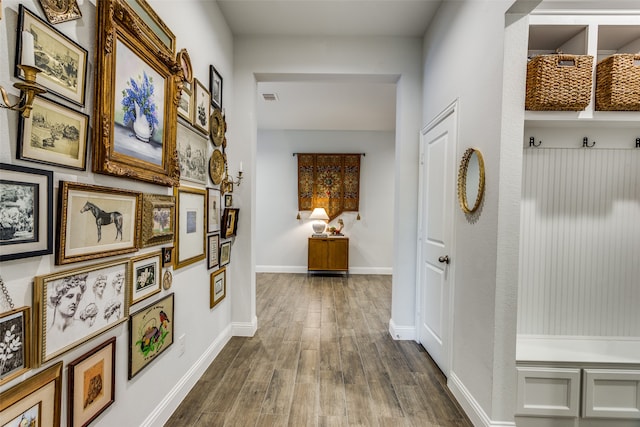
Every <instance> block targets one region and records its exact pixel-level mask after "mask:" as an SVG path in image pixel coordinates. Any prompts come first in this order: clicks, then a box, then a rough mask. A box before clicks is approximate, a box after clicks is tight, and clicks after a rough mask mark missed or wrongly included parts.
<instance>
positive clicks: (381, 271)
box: [349, 267, 393, 276]
mask: <svg viewBox="0 0 640 427" xmlns="http://www.w3.org/2000/svg"><path fill="white" fill-rule="evenodd" d="M349 274H378V275H384V276H391V275H392V274H393V268H391V267H350V268H349Z"/></svg>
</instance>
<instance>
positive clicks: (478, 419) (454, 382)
mask: <svg viewBox="0 0 640 427" xmlns="http://www.w3.org/2000/svg"><path fill="white" fill-rule="evenodd" d="M447 387H449V390H451V393H453V396H454V397H455V398H456V400H457V401H458V403H459V404H460V406H461V407H462V409H463V410H464V412H465V414H467V417H469V419H470V420H471V423H472V424H473V425H474V426H476V427H478V426H485V427H516V423H515V422H513V421H492V420H491V418H489V416H488V415H487V413H486V412H485V411H484V409H482V406H480V404H479V403H478V401H477V400H476V399H475V398H474V397H473V395H472V394H471V393H470V392H469V390H468V389H467V388H466V387H465V386H464V384H463V383H462V381H461V380H460V378H458V376H457V375H456V374H455V373H454V372H453V371H452V372H451V373H450V374H449V378H447Z"/></svg>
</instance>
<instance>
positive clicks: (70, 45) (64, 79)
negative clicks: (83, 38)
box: [15, 5, 87, 106]
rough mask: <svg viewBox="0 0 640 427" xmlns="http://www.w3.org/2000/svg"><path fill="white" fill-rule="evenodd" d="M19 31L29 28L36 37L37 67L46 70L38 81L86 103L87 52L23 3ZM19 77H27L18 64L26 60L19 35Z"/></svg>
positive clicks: (16, 69) (61, 95)
mask: <svg viewBox="0 0 640 427" xmlns="http://www.w3.org/2000/svg"><path fill="white" fill-rule="evenodd" d="M17 31H18V32H17V34H21V33H22V31H28V32H30V33H31V34H33V38H34V54H35V55H34V56H35V65H36V67H38V68H40V69H41V70H42V73H40V74H39V75H38V83H39V84H41V85H42V86H44V87H45V88H46V89H47V91H49V92H50V93H52V94H54V95H57V96H59V97H60V98H64V99H66V100H67V101H71V102H73V103H74V104H77V105H80V106H83V105H84V99H85V88H86V80H87V51H86V49H84V48H83V47H81V46H80V45H79V44H77V43H76V42H74V41H73V40H71V39H70V38H69V37H67V36H65V35H64V34H62V33H61V32H59V31H57V30H56V29H55V28H53V27H52V26H51V25H49V24H47V23H46V22H45V21H43V20H42V19H40V18H39V17H38V16H37V15H36V14H34V13H33V12H31V11H30V10H29V9H27V8H26V7H24V6H23V5H20V9H19V11H18V29H17ZM17 42H18V47H17V49H16V60H15V64H16V67H15V76H16V77H18V78H19V79H22V80H24V72H23V71H22V70H21V69H20V68H18V67H17V65H18V64H20V63H21V62H22V37H17Z"/></svg>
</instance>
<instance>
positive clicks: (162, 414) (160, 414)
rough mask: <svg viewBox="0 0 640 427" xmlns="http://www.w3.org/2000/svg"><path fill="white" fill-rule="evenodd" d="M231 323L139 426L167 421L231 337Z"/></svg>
mask: <svg viewBox="0 0 640 427" xmlns="http://www.w3.org/2000/svg"><path fill="white" fill-rule="evenodd" d="M231 336H232V335H231V325H229V326H227V327H226V328H225V329H224V331H222V333H221V334H220V335H218V336H217V337H216V339H215V340H214V341H213V343H211V345H210V346H209V348H207V350H206V351H205V352H204V353H203V354H202V356H200V358H199V359H198V360H197V361H196V363H194V364H193V366H191V368H190V369H189V370H188V371H187V372H186V373H185V374H184V375H183V376H182V378H180V381H178V382H177V383H176V384H175V385H174V386H173V388H172V389H171V390H170V391H169V393H167V395H166V396H165V397H164V399H162V401H160V403H159V404H158V406H156V407H155V409H154V410H153V411H151V413H150V414H149V416H147V418H146V419H145V420H144V421H143V422H142V424H140V426H141V427H147V426H148V427H153V426H161V425H164V423H166V422H167V420H168V419H169V418H170V417H171V415H172V414H173V413H174V411H175V410H176V409H177V408H178V406H179V405H180V403H181V402H182V400H183V399H184V398H185V397H186V396H187V394H188V393H189V391H191V389H192V388H193V386H194V385H196V383H197V382H198V380H199V379H200V377H202V375H203V374H204V373H205V371H206V370H207V368H208V367H209V365H211V362H213V360H214V359H215V358H216V357H217V356H218V354H220V352H221V351H222V349H223V348H224V346H225V345H226V344H227V342H229V340H230V339H231Z"/></svg>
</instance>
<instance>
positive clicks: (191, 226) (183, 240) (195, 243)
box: [173, 187, 207, 270]
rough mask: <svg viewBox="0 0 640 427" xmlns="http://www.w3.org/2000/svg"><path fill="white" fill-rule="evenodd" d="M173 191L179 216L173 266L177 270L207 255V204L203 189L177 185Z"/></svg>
mask: <svg viewBox="0 0 640 427" xmlns="http://www.w3.org/2000/svg"><path fill="white" fill-rule="evenodd" d="M173 191H174V192H175V193H174V194H175V196H176V205H177V208H176V211H177V216H178V219H177V221H176V222H177V225H176V228H177V234H176V243H175V245H174V246H175V252H176V253H175V256H174V258H173V268H175V269H176V270H177V269H178V268H182V267H185V266H187V265H189V264H193V263H194V262H198V261H200V260H203V259H204V257H205V249H206V248H205V226H206V223H207V206H206V192H205V191H204V190H203V189H200V188H191V187H176V188H174V190H173Z"/></svg>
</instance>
